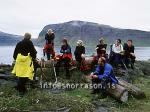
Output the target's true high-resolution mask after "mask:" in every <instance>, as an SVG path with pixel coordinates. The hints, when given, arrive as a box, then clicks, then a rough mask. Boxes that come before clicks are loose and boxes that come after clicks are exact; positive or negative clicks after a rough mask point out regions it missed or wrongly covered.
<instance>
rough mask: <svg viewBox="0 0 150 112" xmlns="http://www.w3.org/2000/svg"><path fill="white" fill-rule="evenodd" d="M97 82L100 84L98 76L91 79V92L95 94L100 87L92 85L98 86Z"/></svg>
mask: <svg viewBox="0 0 150 112" xmlns="http://www.w3.org/2000/svg"><path fill="white" fill-rule="evenodd" d="M99 84H101V81H100V80H99V79H98V78H96V79H92V85H93V91H92V94H96V93H99V92H100V88H94V87H98V85H99Z"/></svg>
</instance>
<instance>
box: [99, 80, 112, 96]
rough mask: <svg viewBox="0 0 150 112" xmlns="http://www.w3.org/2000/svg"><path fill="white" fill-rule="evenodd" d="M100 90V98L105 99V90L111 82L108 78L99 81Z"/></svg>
mask: <svg viewBox="0 0 150 112" xmlns="http://www.w3.org/2000/svg"><path fill="white" fill-rule="evenodd" d="M101 85H102V88H101V89H100V91H101V95H102V98H105V97H107V89H108V88H109V87H111V80H110V79H109V78H106V79H103V80H102V81H101Z"/></svg>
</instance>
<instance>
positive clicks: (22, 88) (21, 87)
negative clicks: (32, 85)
mask: <svg viewBox="0 0 150 112" xmlns="http://www.w3.org/2000/svg"><path fill="white" fill-rule="evenodd" d="M27 81H28V78H27V77H19V80H18V91H19V92H20V93H21V94H22V95H23V94H25V92H26V91H27V89H26V87H25V84H26V83H27Z"/></svg>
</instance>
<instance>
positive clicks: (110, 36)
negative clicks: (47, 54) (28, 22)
mask: <svg viewBox="0 0 150 112" xmlns="http://www.w3.org/2000/svg"><path fill="white" fill-rule="evenodd" d="M48 29H53V31H54V32H55V35H56V39H55V43H56V45H60V40H61V39H62V38H64V37H65V38H68V39H69V41H70V43H71V44H73V45H74V44H75V41H77V40H78V39H82V40H83V41H85V44H87V45H95V44H97V43H98V42H97V41H98V40H99V38H100V37H104V38H105V39H106V42H107V43H109V44H112V42H113V41H115V39H117V38H121V39H122V40H123V41H124V42H125V41H126V40H127V39H132V40H133V41H134V42H135V44H136V45H137V46H150V42H148V41H147V40H150V32H149V31H141V30H137V29H121V28H114V27H112V26H109V25H103V24H99V23H93V22H87V21H69V22H64V23H58V24H49V25H46V26H45V27H44V28H43V29H42V31H41V32H40V33H39V37H38V41H37V43H38V45H43V44H44V35H45V34H46V32H47V30H48ZM139 39H140V41H139Z"/></svg>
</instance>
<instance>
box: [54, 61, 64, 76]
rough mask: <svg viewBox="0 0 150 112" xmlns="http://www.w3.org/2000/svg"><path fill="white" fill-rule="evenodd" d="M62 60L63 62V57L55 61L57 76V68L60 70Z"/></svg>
mask: <svg viewBox="0 0 150 112" xmlns="http://www.w3.org/2000/svg"><path fill="white" fill-rule="evenodd" d="M62 62H63V59H59V60H58V62H57V63H56V65H55V69H56V74H57V76H59V70H60V67H61V64H62Z"/></svg>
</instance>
